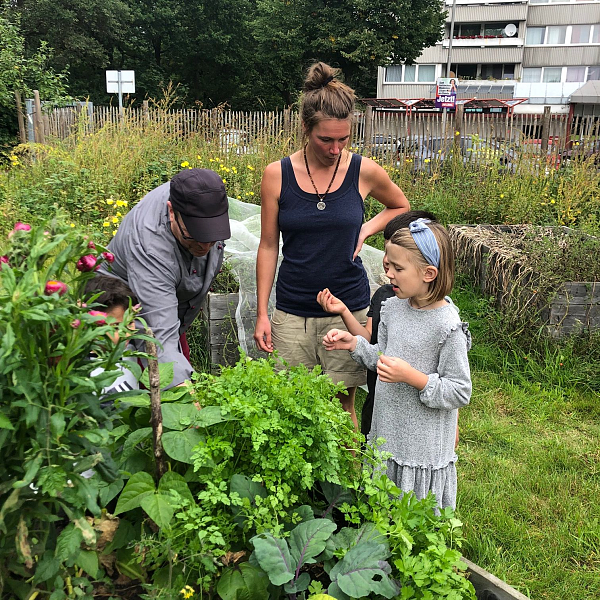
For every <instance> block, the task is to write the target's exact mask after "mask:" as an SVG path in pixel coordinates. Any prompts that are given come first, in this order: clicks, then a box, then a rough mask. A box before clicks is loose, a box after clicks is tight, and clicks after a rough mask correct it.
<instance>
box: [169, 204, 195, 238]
mask: <svg viewBox="0 0 600 600" xmlns="http://www.w3.org/2000/svg"><path fill="white" fill-rule="evenodd" d="M173 212H174V213H175V220H176V221H177V227H179V231H180V233H181V237H182V238H183V239H184V240H190V241H192V242H195V241H196V240H195V239H194V238H193V237H191V236H189V235H186V234H185V233H184V232H183V225H182V223H181V221H180V220H179V218H180V217H179V212H178V211H176V210H175V211H173Z"/></svg>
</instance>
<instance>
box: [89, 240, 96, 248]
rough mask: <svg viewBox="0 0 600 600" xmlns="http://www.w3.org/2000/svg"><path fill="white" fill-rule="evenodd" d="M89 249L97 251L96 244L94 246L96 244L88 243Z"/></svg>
mask: <svg viewBox="0 0 600 600" xmlns="http://www.w3.org/2000/svg"><path fill="white" fill-rule="evenodd" d="M88 248H89V249H90V250H95V249H96V244H94V242H89V243H88Z"/></svg>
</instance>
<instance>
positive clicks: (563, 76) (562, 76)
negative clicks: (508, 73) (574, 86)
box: [521, 65, 600, 85]
mask: <svg viewBox="0 0 600 600" xmlns="http://www.w3.org/2000/svg"><path fill="white" fill-rule="evenodd" d="M574 66H581V67H582V68H584V69H585V75H584V77H585V78H584V80H583V81H582V82H575V81H567V69H568V68H569V67H574ZM599 66H600V65H591V66H588V65H568V66H563V67H550V66H548V67H522V69H521V83H581V84H582V85H583V84H584V83H585V82H586V81H587V80H588V76H589V72H590V69H592V68H597V67H599ZM523 69H541V73H540V80H539V81H523ZM546 69H562V72H561V74H560V81H552V82H550V81H544V72H545V70H546Z"/></svg>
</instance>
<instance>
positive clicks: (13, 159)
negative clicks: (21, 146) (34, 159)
mask: <svg viewBox="0 0 600 600" xmlns="http://www.w3.org/2000/svg"><path fill="white" fill-rule="evenodd" d="M9 158H10V160H12V161H13V162H17V161H18V160H19V159H18V158H17V157H16V156H15V155H14V154H11V155H10V157H9Z"/></svg>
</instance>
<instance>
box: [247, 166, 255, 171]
mask: <svg viewBox="0 0 600 600" xmlns="http://www.w3.org/2000/svg"><path fill="white" fill-rule="evenodd" d="M246 166H247V167H248V168H249V169H250V170H251V171H254V167H253V166H252V165H246Z"/></svg>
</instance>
